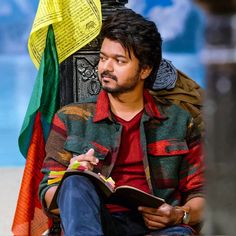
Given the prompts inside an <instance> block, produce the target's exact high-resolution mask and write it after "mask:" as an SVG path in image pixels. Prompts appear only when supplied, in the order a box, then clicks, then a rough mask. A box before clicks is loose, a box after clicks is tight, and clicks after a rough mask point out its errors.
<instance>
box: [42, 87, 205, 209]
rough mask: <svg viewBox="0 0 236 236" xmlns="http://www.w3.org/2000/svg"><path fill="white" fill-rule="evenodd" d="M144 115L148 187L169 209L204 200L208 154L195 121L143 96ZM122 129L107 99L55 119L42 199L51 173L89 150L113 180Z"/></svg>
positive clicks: (62, 112)
mask: <svg viewBox="0 0 236 236" xmlns="http://www.w3.org/2000/svg"><path fill="white" fill-rule="evenodd" d="M144 101H145V104H144V113H143V115H142V118H141V123H140V139H141V140H140V142H141V146H142V151H143V164H144V169H145V174H146V179H147V183H148V185H149V188H150V190H151V192H152V193H153V194H154V195H156V196H158V197H161V198H164V199H165V200H166V202H167V203H169V204H171V205H173V206H177V205H183V204H184V203H185V202H186V201H188V200H189V199H191V198H193V197H196V196H203V194H204V193H203V184H204V178H203V170H204V164H203V152H202V140H201V134H200V131H199V130H198V128H197V126H196V125H195V123H194V121H193V119H192V117H191V115H190V114H189V113H188V112H187V111H185V110H183V109H181V108H180V107H179V106H176V105H173V104H170V103H168V104H167V103H166V104H164V103H163V102H160V101H158V99H157V98H155V97H153V96H151V95H150V94H149V92H148V91H144ZM121 132H122V126H121V125H120V124H119V123H117V122H116V121H115V120H114V118H113V116H112V113H111V112H110V109H109V100H108V96H107V93H106V92H105V91H101V92H100V94H99V95H98V98H97V101H88V102H83V103H73V104H70V105H67V106H65V107H63V108H61V109H60V110H59V111H58V112H57V113H56V114H55V117H54V120H53V125H52V128H51V132H50V135H49V138H48V140H47V144H46V157H45V160H44V164H43V168H42V172H43V173H44V179H43V180H42V182H41V184H40V187H39V195H40V198H41V200H42V203H43V205H44V206H45V204H44V194H45V192H46V190H47V189H48V188H49V187H50V186H48V184H47V180H48V174H49V171H50V170H56V171H59V170H65V169H66V168H67V166H68V165H69V162H70V159H71V158H72V156H73V154H83V153H85V152H87V150H89V149H90V148H93V149H94V150H95V156H96V157H97V158H99V160H100V161H99V165H98V166H96V171H99V172H100V173H102V174H103V175H104V176H106V177H108V176H109V175H110V173H111V171H112V168H113V167H114V164H115V162H116V159H117V158H119V157H118V153H119V145H120V139H121Z"/></svg>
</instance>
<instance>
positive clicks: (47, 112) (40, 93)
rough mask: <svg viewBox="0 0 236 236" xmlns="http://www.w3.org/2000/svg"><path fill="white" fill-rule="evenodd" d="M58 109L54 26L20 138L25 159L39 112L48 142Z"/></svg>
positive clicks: (57, 67) (57, 74) (49, 30)
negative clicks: (52, 122)
mask: <svg viewBox="0 0 236 236" xmlns="http://www.w3.org/2000/svg"><path fill="white" fill-rule="evenodd" d="M58 108H59V65H58V58H57V51H56V45H55V39H54V32H53V28H52V26H50V27H49V28H48V34H47V40H46V47H45V50H44V54H43V57H42V61H41V64H40V68H39V71H38V75H37V78H36V81H35V85H34V88H33V93H32V96H31V99H30V102H29V106H28V109H27V112H26V115H25V118H24V122H23V125H22V128H21V132H20V136H19V148H20V151H21V153H22V155H23V156H24V157H27V152H28V149H29V146H30V140H31V137H32V131H33V126H34V120H35V116H36V114H37V112H40V113H41V122H42V123H43V130H44V137H45V140H46V139H47V135H48V131H49V128H50V124H51V121H52V118H53V115H54V114H55V112H56V110H57V109H58Z"/></svg>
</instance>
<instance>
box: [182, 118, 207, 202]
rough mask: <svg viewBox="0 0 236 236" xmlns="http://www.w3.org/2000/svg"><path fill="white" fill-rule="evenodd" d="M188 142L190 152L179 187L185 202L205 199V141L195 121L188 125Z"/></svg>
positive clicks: (185, 160) (185, 159)
mask: <svg viewBox="0 0 236 236" xmlns="http://www.w3.org/2000/svg"><path fill="white" fill-rule="evenodd" d="M186 140H187V144H188V147H189V152H188V154H186V155H185V156H184V157H183V160H182V163H181V166H180V176H179V177H180V182H179V187H180V191H181V192H182V194H183V201H184V202H186V201H188V200H190V199H191V198H193V197H204V195H205V194H204V185H205V179H204V169H205V167H204V152H203V141H202V138H201V133H200V130H199V129H198V127H197V125H196V124H195V123H194V120H193V119H191V121H190V122H189V124H188V129H187V137H186ZM184 202H183V203H184Z"/></svg>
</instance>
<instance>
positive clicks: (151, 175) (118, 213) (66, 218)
mask: <svg viewBox="0 0 236 236" xmlns="http://www.w3.org/2000/svg"><path fill="white" fill-rule="evenodd" d="M101 37H102V40H103V41H102V46H101V50H100V61H99V64H98V73H99V80H100V82H101V86H102V90H101V92H100V94H99V95H98V97H97V100H96V101H91V99H90V101H89V100H88V101H81V102H79V103H75V104H70V105H67V106H65V107H63V108H62V109H60V110H59V111H58V112H57V114H56V115H55V117H54V120H53V125H52V129H51V132H50V135H49V138H48V141H47V144H46V153H47V154H46V158H45V161H44V165H43V169H42V172H43V173H44V179H43V181H42V183H41V185H40V192H39V193H40V198H41V200H42V204H43V206H44V208H45V210H46V211H47V208H48V207H49V205H50V202H51V200H52V197H53V195H54V193H55V191H56V188H57V185H56V184H52V185H49V184H48V183H47V181H48V176H49V172H50V171H52V170H54V171H59V170H66V169H67V168H70V167H71V165H72V164H73V163H74V162H75V161H76V160H77V161H78V162H80V164H81V165H83V166H84V167H86V168H87V169H89V170H92V171H96V172H100V173H101V174H103V175H104V176H105V177H108V176H111V177H112V178H113V179H114V181H115V183H116V186H120V185H130V186H134V187H137V188H139V189H141V190H143V191H145V192H148V193H151V194H153V195H156V196H158V197H161V198H164V199H165V202H166V203H164V204H163V205H161V206H160V207H159V208H150V207H145V206H139V207H138V208H137V209H136V210H129V209H128V208H125V207H124V206H122V205H112V204H106V202H104V201H103V200H102V199H101V197H100V196H99V194H98V192H97V190H96V188H95V186H94V185H93V184H92V183H91V182H90V180H89V179H87V178H86V177H82V176H70V177H68V178H67V179H66V180H65V181H64V182H63V184H62V186H61V189H60V191H59V195H58V198H57V203H58V206H59V213H60V218H61V224H62V229H63V231H64V234H65V235H68V236H73V235H83V236H84V235H86V236H88V235H93V236H94V235H122V236H123V235H194V234H197V233H198V232H197V230H198V229H197V227H196V226H197V225H198V224H199V223H200V222H201V221H202V217H203V209H204V203H205V200H204V193H203V167H204V165H203V153H202V145H201V133H200V131H199V130H198V127H197V126H196V124H195V123H194V120H193V119H192V117H191V115H190V113H188V112H187V111H185V110H183V109H181V108H180V107H179V106H176V105H173V104H170V103H168V102H166V103H164V102H160V100H158V98H156V97H153V96H152V95H150V94H149V92H148V90H147V88H148V87H149V86H151V85H152V83H153V81H154V79H155V78H156V73H157V70H158V66H159V64H160V61H161V58H162V49H161V44H162V40H161V36H160V34H159V32H158V30H157V28H156V25H155V24H154V23H153V22H151V21H148V20H146V19H144V18H143V17H142V16H141V15H139V14H136V13H135V12H133V11H132V10H128V9H127V10H122V12H119V11H118V12H117V13H115V14H113V15H112V16H111V17H109V18H108V19H107V20H106V21H105V22H104V24H103V27H102V31H101ZM53 213H55V212H53Z"/></svg>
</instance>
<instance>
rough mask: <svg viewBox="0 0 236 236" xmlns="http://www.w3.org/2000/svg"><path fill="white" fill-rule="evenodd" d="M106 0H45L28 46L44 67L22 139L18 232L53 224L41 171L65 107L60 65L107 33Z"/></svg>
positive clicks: (38, 232) (15, 229) (33, 232)
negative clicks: (58, 112) (102, 0)
mask: <svg viewBox="0 0 236 236" xmlns="http://www.w3.org/2000/svg"><path fill="white" fill-rule="evenodd" d="M101 19H102V17H101V5H100V0H90V1H87V0H40V2H39V6H38V10H37V13H36V17H35V20H34V24H33V27H32V30H31V34H30V38H29V41H28V49H29V54H30V56H31V59H32V61H33V63H34V64H35V66H36V67H37V68H39V71H38V74H37V77H36V80H35V85H34V88H33V92H32V96H31V99H30V102H29V105H28V109H27V112H26V115H25V118H24V122H23V125H22V128H21V132H20V136H19V140H18V142H19V149H20V151H21V153H22V155H23V156H24V157H25V158H26V164H25V169H24V174H23V178H22V182H21V188H20V192H19V196H18V202H17V207H16V211H15V216H14V221H13V224H12V232H13V234H14V235H33V236H37V235H42V233H43V232H44V231H46V230H47V229H48V228H49V227H50V225H51V221H50V219H49V218H48V217H47V216H46V215H45V214H44V212H43V210H42V207H41V204H40V201H39V198H38V186H39V183H40V181H41V180H42V177H43V176H42V173H41V172H40V170H41V167H42V163H43V159H44V157H45V143H46V140H47V137H48V134H49V131H50V126H51V122H52V118H53V116H54V114H55V112H56V110H57V109H58V108H59V63H60V62H61V61H63V60H65V59H66V58H67V57H69V56H70V55H71V54H73V53H74V52H76V51H77V50H79V49H80V48H81V47H83V46H85V45H86V44H88V43H89V42H90V41H91V40H93V39H94V38H95V37H96V36H97V35H98V34H99V32H100V29H101Z"/></svg>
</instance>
